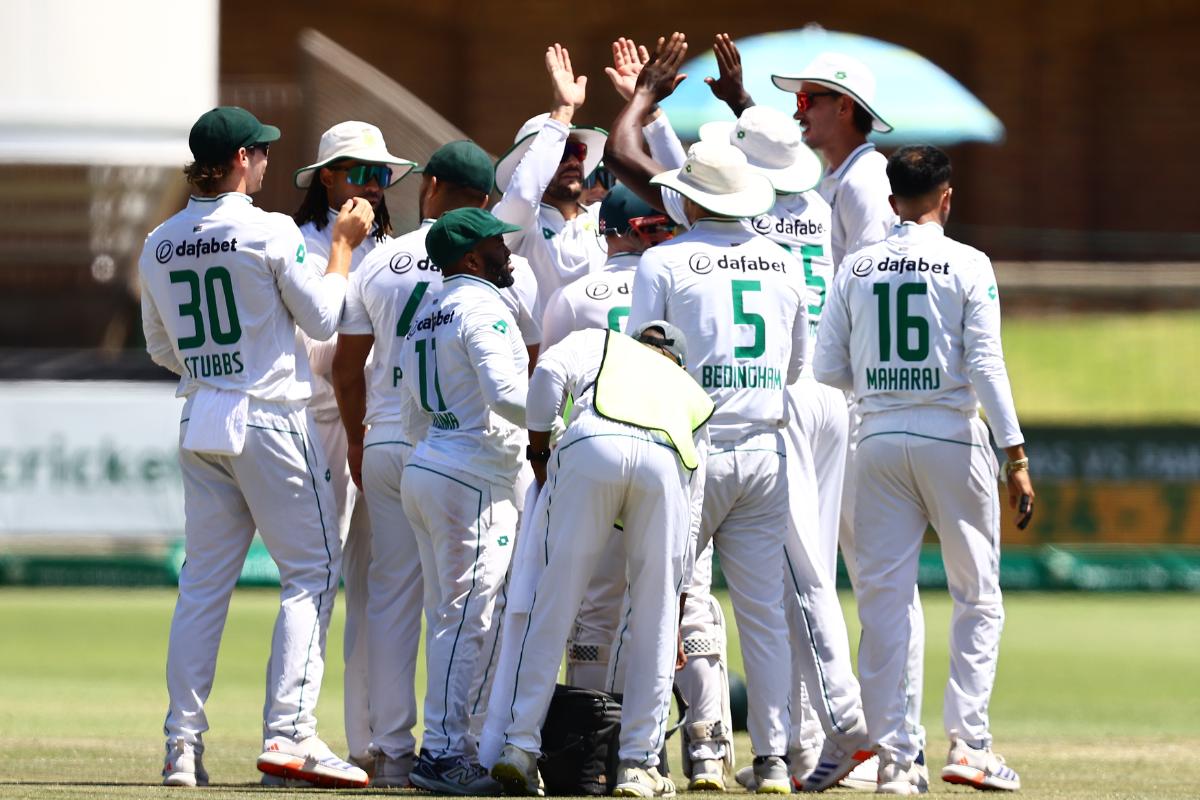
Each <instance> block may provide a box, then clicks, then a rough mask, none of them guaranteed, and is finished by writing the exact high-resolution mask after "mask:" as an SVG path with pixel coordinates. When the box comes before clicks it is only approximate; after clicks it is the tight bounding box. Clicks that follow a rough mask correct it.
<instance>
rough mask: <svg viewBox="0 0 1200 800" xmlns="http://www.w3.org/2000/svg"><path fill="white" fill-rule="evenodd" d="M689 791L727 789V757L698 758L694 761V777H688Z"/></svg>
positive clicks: (721, 790) (719, 790) (718, 790)
mask: <svg viewBox="0 0 1200 800" xmlns="http://www.w3.org/2000/svg"><path fill="white" fill-rule="evenodd" d="M688 791H689V792H723V791H725V759H723V758H697V759H696V760H695V761H693V762H692V777H691V778H689V779H688Z"/></svg>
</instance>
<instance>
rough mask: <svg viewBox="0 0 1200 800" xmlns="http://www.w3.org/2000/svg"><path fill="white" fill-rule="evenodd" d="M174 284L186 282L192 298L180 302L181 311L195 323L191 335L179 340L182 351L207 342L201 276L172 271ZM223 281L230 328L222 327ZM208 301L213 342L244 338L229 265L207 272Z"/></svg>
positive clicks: (205, 297) (183, 315)
mask: <svg viewBox="0 0 1200 800" xmlns="http://www.w3.org/2000/svg"><path fill="white" fill-rule="evenodd" d="M168 276H169V277H170V279H171V283H186V284H187V286H188V295H189V297H188V300H187V302H185V303H180V304H179V314H180V316H182V317H191V318H192V322H193V324H194V326H195V329H194V332H193V333H192V334H191V335H190V336H184V337H181V338H180V339H179V349H180V350H192V349H195V348H197V347H200V346H202V345H203V344H204V342H205V341H206V339H205V336H204V331H205V327H206V325H205V322H204V314H203V313H201V310H200V276H199V275H197V274H196V272H195V271H193V270H190V269H180V270H175V271H174V272H171V273H168ZM218 283H219V284H221V297H222V299H223V300H224V301H225V302H224V306H225V319H226V321H227V322H228V323H229V328H228V330H222V329H221V315H220V309H221V305H220V304H219V303H218V301H217V284H218ZM204 300H205V304H206V307H207V310H208V325H207V328H208V335H209V337H211V338H212V340H213V342H214V343H216V344H220V345H227V344H236V343H237V342H238V341H239V340H240V339H241V338H242V326H241V323H240V322H239V321H238V313H237V304H236V303H235V302H234V299H233V278H232V277H231V276H230V274H229V270H227V269H225V267H212V268H210V269H209V270H208V271H206V272H205V273H204Z"/></svg>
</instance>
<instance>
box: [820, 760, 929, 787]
mask: <svg viewBox="0 0 1200 800" xmlns="http://www.w3.org/2000/svg"><path fill="white" fill-rule="evenodd" d="M878 781H879V756H876V755H873V756H871V757H870V758H868V759H867V760H866V761H863V762H862V763H860V764H859V765H858V766H856V767H855V768H854V769H852V770H850V771H849V772H847V773H846V777H844V778H842V779H841V780H840V781H839V782H838V786H841V787H844V788H846V789H857V790H859V791H861V792H873V791H875V785H876V783H878ZM928 783H929V781H928V780H926V784H928Z"/></svg>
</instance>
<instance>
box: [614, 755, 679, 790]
mask: <svg viewBox="0 0 1200 800" xmlns="http://www.w3.org/2000/svg"><path fill="white" fill-rule="evenodd" d="M613 796H614V797H674V796H675V782H674V781H672V780H671V779H670V778H664V777H663V776H662V775H661V774H660V773H659V771H658V767H655V766H650V765H649V764H646V763H645V762H639V761H622V762H621V763H620V765H619V766H618V767H617V785H616V786H615V787H614V788H613Z"/></svg>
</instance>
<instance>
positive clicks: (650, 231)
mask: <svg viewBox="0 0 1200 800" xmlns="http://www.w3.org/2000/svg"><path fill="white" fill-rule="evenodd" d="M629 227H630V228H632V229H633V230H634V231H635V232H636V233H637V234H638V235H639V236H641V237H642V240H643V241H645V242H647V243H649V244H650V245H656V244H658V243H659V242H665V241H666V240H667V239H670V238H671V237H673V236H674V235H675V225H674V224H673V223H672V222H671V220H670V219H668V218H667V217H666V216H664V215H662V214H654V215H652V216H648V217H634V218H632V219H631V220H629Z"/></svg>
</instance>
